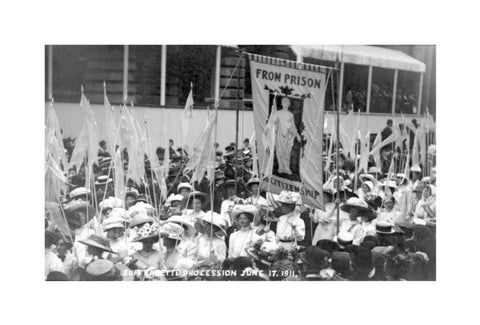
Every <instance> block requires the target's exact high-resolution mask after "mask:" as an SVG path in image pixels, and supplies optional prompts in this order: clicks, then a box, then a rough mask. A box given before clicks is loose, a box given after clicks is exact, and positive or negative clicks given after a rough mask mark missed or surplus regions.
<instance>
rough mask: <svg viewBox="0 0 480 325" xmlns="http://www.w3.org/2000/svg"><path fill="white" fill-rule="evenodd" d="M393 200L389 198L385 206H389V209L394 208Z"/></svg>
mask: <svg viewBox="0 0 480 325" xmlns="http://www.w3.org/2000/svg"><path fill="white" fill-rule="evenodd" d="M393 205H394V204H393V200H387V201H385V208H387V210H392V209H393Z"/></svg>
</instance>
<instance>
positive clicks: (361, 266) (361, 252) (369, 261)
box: [351, 246, 374, 271]
mask: <svg viewBox="0 0 480 325" xmlns="http://www.w3.org/2000/svg"><path fill="white" fill-rule="evenodd" d="M351 259H352V265H353V266H354V267H355V269H357V270H361V271H370V270H372V269H373V267H374V265H373V256H372V252H370V250H369V249H368V248H365V247H358V246H357V247H356V248H355V249H354V250H353V252H352V254H351Z"/></svg>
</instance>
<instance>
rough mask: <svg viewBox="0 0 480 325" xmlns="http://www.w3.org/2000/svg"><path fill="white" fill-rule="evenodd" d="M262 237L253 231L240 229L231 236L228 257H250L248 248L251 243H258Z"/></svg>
mask: <svg viewBox="0 0 480 325" xmlns="http://www.w3.org/2000/svg"><path fill="white" fill-rule="evenodd" d="M259 238H260V237H259V236H258V235H257V234H255V232H254V231H253V230H252V229H240V230H238V231H236V232H234V233H233V234H231V235H230V239H229V241H228V243H229V245H228V257H229V258H235V257H239V256H248V254H247V252H246V250H245V249H246V248H247V247H249V246H250V244H251V242H256V241H257V240H258V239H259Z"/></svg>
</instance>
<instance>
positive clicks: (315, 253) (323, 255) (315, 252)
mask: <svg viewBox="0 0 480 325" xmlns="http://www.w3.org/2000/svg"><path fill="white" fill-rule="evenodd" d="M329 258H330V253H329V252H328V251H326V250H323V249H321V248H320V247H317V246H309V247H307V249H305V251H304V252H302V253H300V259H301V260H302V261H303V262H304V263H306V264H308V265H310V266H313V267H314V268H316V269H322V268H325V267H326V266H328V259H329Z"/></svg>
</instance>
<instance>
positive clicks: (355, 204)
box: [340, 197, 370, 213]
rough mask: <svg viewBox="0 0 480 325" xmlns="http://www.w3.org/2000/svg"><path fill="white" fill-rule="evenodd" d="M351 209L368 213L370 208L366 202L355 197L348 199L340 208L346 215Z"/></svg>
mask: <svg viewBox="0 0 480 325" xmlns="http://www.w3.org/2000/svg"><path fill="white" fill-rule="evenodd" d="M352 208H355V209H358V210H360V211H363V212H369V211H370V207H369V206H368V204H367V202H365V201H364V200H362V199H359V198H357V197H351V198H349V199H348V200H347V202H345V203H344V204H342V205H341V206H340V209H342V211H345V212H347V213H350V209H352Z"/></svg>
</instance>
